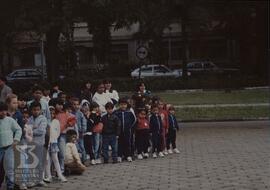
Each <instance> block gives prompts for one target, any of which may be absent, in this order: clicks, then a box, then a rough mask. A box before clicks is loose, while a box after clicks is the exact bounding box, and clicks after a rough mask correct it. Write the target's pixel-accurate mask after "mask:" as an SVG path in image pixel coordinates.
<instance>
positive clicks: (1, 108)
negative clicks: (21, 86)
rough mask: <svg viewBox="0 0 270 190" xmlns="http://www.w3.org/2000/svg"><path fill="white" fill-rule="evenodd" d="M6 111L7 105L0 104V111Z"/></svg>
mask: <svg viewBox="0 0 270 190" xmlns="http://www.w3.org/2000/svg"><path fill="white" fill-rule="evenodd" d="M7 110H8V106H7V104H6V103H4V102H0V111H7Z"/></svg>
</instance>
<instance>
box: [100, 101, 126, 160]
mask: <svg viewBox="0 0 270 190" xmlns="http://www.w3.org/2000/svg"><path fill="white" fill-rule="evenodd" d="M113 108H114V105H113V103H111V102H108V103H107V104H106V105H105V109H106V111H107V114H105V115H104V116H102V118H101V122H102V123H103V129H102V140H103V144H102V148H103V157H104V163H108V161H109V153H108V152H109V146H111V147H112V159H113V163H117V151H118V150H117V144H118V142H117V141H118V137H119V135H120V133H121V122H120V120H119V119H118V117H117V116H116V115H114V114H113Z"/></svg>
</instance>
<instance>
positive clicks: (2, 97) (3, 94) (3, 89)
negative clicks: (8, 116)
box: [0, 76, 12, 102]
mask: <svg viewBox="0 0 270 190" xmlns="http://www.w3.org/2000/svg"><path fill="white" fill-rule="evenodd" d="M6 82H7V81H6V78H5V77H3V76H0V102H5V101H6V98H7V96H8V95H9V94H11V93H12V89H11V88H10V87H9V86H8V85H6Z"/></svg>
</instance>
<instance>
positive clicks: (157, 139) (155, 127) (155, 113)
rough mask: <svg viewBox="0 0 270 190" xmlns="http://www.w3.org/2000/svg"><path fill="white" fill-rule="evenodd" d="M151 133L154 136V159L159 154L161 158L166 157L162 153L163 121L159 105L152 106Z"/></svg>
mask: <svg viewBox="0 0 270 190" xmlns="http://www.w3.org/2000/svg"><path fill="white" fill-rule="evenodd" d="M149 125H150V133H151V135H152V138H151V140H152V152H153V158H156V157H157V154H158V155H159V156H160V157H164V155H163V153H162V152H161V138H162V120H161V117H160V115H159V108H158V106H157V105H153V106H152V113H151V116H150V122H149Z"/></svg>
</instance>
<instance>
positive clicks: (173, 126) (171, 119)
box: [168, 114, 179, 130]
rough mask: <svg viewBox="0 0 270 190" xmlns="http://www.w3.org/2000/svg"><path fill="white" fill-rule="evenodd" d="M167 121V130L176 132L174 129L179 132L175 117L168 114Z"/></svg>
mask: <svg viewBox="0 0 270 190" xmlns="http://www.w3.org/2000/svg"><path fill="white" fill-rule="evenodd" d="M168 119H169V130H176V129H177V130H179V126H178V123H177V120H176V117H175V116H174V115H172V114H169V116H168Z"/></svg>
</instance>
